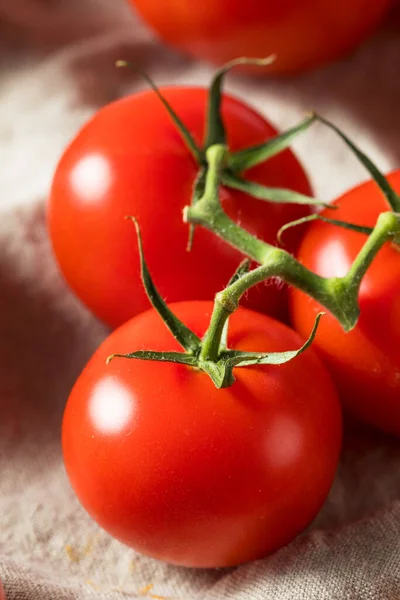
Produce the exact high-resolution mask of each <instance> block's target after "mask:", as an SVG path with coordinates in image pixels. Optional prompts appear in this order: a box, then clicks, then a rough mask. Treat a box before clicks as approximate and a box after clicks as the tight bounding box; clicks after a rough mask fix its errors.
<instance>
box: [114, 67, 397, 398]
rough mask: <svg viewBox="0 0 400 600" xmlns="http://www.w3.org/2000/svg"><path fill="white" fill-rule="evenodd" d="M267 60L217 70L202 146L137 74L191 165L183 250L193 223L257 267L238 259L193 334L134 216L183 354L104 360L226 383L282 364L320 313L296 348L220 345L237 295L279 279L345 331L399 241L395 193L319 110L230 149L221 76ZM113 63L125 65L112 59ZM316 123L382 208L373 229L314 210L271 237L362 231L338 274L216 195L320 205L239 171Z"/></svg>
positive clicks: (160, 307)
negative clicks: (238, 216) (378, 263)
mask: <svg viewBox="0 0 400 600" xmlns="http://www.w3.org/2000/svg"><path fill="white" fill-rule="evenodd" d="M269 60H270V59H269V58H268V59H264V60H261V61H260V60H254V59H238V60H235V61H232V62H230V63H228V64H227V65H225V66H224V67H222V68H221V69H219V70H218V71H217V73H216V75H215V77H214V78H213V81H212V84H211V87H210V93H209V98H208V110H207V119H206V127H205V132H206V133H205V139H204V142H203V144H200V145H199V144H198V143H196V141H195V139H194V138H193V136H192V134H191V133H190V131H189V130H188V129H187V127H186V126H185V124H184V123H183V122H182V121H181V119H180V118H179V116H178V115H177V114H176V113H175V112H174V110H173V108H172V107H171V106H170V105H169V103H168V102H167V100H166V99H165V97H164V96H163V95H162V93H161V92H160V90H158V88H157V86H156V85H155V84H154V83H153V81H152V80H151V79H150V77H149V76H148V75H146V74H144V73H141V74H142V76H143V77H144V79H145V80H146V81H147V83H148V84H149V85H150V86H151V87H152V89H153V90H154V92H155V93H156V94H157V95H158V97H159V99H160V101H161V102H162V103H163V104H164V106H165V108H166V110H167V112H168V114H169V116H170V118H171V119H172V121H173V123H174V124H175V126H176V128H177V130H178V131H179V132H180V134H181V136H182V140H183V142H184V143H185V145H186V147H187V148H188V151H189V152H190V153H191V154H192V156H193V158H194V160H195V162H196V163H197V166H198V175H197V178H196V181H195V182H194V186H193V194H192V198H191V201H190V205H188V206H186V208H185V209H184V214H183V218H184V221H185V222H186V223H188V224H189V242H188V249H189V250H190V248H191V245H192V243H193V233H194V228H195V226H196V225H200V226H202V227H205V228H206V229H208V230H210V231H212V232H213V233H214V234H216V235H218V236H219V237H220V238H222V239H223V240H225V241H226V242H228V243H229V244H231V245H232V246H234V247H235V248H237V249H238V250H239V251H240V252H242V253H243V254H244V255H245V256H246V257H248V259H251V260H253V261H255V262H257V263H258V264H259V266H258V267H256V268H255V269H253V270H249V265H250V262H249V260H247V261H245V262H244V263H242V265H241V266H240V267H239V269H238V270H237V272H236V273H235V274H234V276H233V278H232V279H231V281H230V282H229V284H228V286H227V287H226V288H225V289H224V290H222V291H221V292H219V293H218V294H217V295H216V297H215V302H214V309H213V313H212V316H211V320H210V324H209V327H208V330H207V331H206V333H205V335H204V337H203V339H199V338H198V337H197V336H196V335H195V334H194V333H193V332H192V331H190V330H189V329H188V328H187V327H186V326H185V324H184V323H182V322H180V321H179V319H178V318H177V317H176V316H175V315H174V314H173V313H172V312H171V310H170V309H169V307H168V306H167V304H166V303H165V301H164V300H163V299H162V297H161V296H160V294H159V292H158V290H157V288H156V286H155V284H154V283H153V281H152V278H151V276H150V273H149V270H148V268H147V265H146V262H145V259H144V254H143V248H142V242H141V236H140V231H139V227H138V224H137V223H136V221H134V222H135V226H136V229H137V233H138V247H139V255H140V257H141V270H142V281H143V284H144V287H145V290H146V293H147V295H148V297H149V300H150V302H151V303H152V305H153V307H154V308H155V310H156V311H157V312H158V313H159V315H160V317H161V318H162V319H163V321H164V323H165V325H166V326H167V327H168V329H169V330H170V331H171V333H172V335H173V336H174V337H175V339H176V340H177V341H178V342H179V344H180V345H181V346H182V348H183V352H155V351H149V350H138V351H135V352H131V353H129V354H125V355H121V354H117V353H116V354H114V355H112V356H111V357H109V360H112V359H113V358H116V357H119V358H121V357H122V358H130V359H136V360H137V359H139V360H161V361H171V362H177V363H182V364H185V365H188V366H191V367H196V368H198V369H201V370H203V371H204V372H206V373H207V374H208V375H209V376H210V377H211V379H212V380H213V382H214V384H215V385H216V386H217V387H226V386H229V385H232V383H233V382H234V375H233V369H234V368H237V367H244V366H250V365H256V364H274V365H278V364H284V363H285V362H288V361H289V360H292V359H293V358H295V357H296V356H298V355H299V354H300V353H301V352H304V350H305V349H306V348H307V347H308V346H309V345H310V344H311V343H312V341H313V339H314V336H315V333H316V330H317V327H318V323H319V320H320V318H321V316H322V314H323V313H319V314H318V315H317V317H316V320H315V323H314V327H313V329H312V331H311V333H310V336H309V338H308V339H307V341H306V342H305V343H304V344H303V346H302V347H301V348H298V349H296V350H289V351H286V352H275V353H274V352H273V353H257V352H241V351H238V350H230V349H229V348H228V347H227V330H228V322H229V317H230V315H231V314H232V313H233V312H234V311H235V310H236V309H237V308H238V305H239V302H240V299H241V297H242V295H243V294H244V293H245V292H246V291H247V290H248V289H249V288H251V287H252V286H254V285H256V284H257V283H259V282H261V281H264V280H266V279H269V278H271V277H279V278H281V279H283V280H284V281H286V282H287V283H289V284H291V285H293V286H295V287H297V288H298V289H300V290H302V291H304V292H305V293H306V294H308V295H309V296H311V297H312V298H314V299H315V300H316V301H317V302H318V303H319V304H321V305H322V306H324V307H325V308H326V309H327V310H328V311H330V312H331V313H332V314H333V315H334V316H335V317H336V318H337V319H338V321H339V322H340V323H341V325H342V326H343V328H344V329H345V330H346V331H350V330H351V329H352V328H353V327H354V326H355V325H356V323H357V320H358V317H359V305H358V294H359V289H360V285H361V281H362V278H363V277H364V275H365V273H366V271H367V269H368V268H369V266H370V265H371V263H372V261H373V260H374V258H375V256H376V254H377V253H378V251H379V250H380V248H381V247H382V246H383V245H384V244H385V243H386V242H388V241H393V242H394V243H396V244H399V243H400V196H399V195H398V194H397V193H396V192H395V191H394V190H393V189H392V187H391V186H390V184H389V182H388V180H387V179H386V178H385V177H384V175H383V174H382V173H381V172H380V171H379V169H378V168H377V167H376V166H375V165H374V164H373V163H372V161H371V160H370V159H369V158H368V157H367V156H366V155H365V154H364V153H363V152H362V151H361V150H360V149H359V148H357V146H356V145H355V144H354V143H353V142H352V141H351V140H350V139H349V138H348V137H347V136H346V135H345V134H344V133H343V132H342V131H341V130H340V129H339V128H338V127H336V126H335V125H333V124H332V123H330V122H329V121H328V120H326V119H324V118H322V117H320V116H319V115H317V114H315V113H313V114H311V115H308V116H307V117H306V118H305V119H304V120H303V121H302V122H301V123H300V124H298V125H297V126H294V127H292V128H291V129H289V130H287V131H286V132H283V133H281V134H277V135H276V136H275V137H272V138H270V139H268V140H267V141H266V142H264V143H262V144H259V145H256V146H253V147H249V148H244V149H242V150H239V151H236V152H232V151H230V149H229V147H228V141H227V136H226V132H225V125H224V122H223V119H222V114H221V100H222V86H223V81H224V77H225V75H226V74H227V73H228V72H229V70H230V69H232V68H233V67H235V66H236V65H240V64H243V63H245V62H248V61H249V62H251V63H255V64H267V63H268V61H269ZM118 66H123V67H126V66H132V65H129V63H126V62H124V61H119V63H118ZM134 68H135V67H134ZM136 70H137V69H136ZM317 121H319V122H321V123H322V124H323V125H324V126H326V127H328V128H330V129H331V130H333V131H334V133H335V134H337V135H339V137H340V138H341V139H342V140H343V142H344V143H345V144H346V145H347V146H348V148H349V149H350V150H351V151H352V152H353V153H354V154H355V155H356V157H357V158H358V160H359V161H361V163H362V164H363V165H364V167H365V168H366V169H367V171H368V172H369V174H370V175H371V177H372V178H373V179H374V181H375V183H376V184H377V186H378V187H379V188H380V190H381V192H382V193H383V195H384V197H385V198H386V201H387V205H388V211H387V212H383V213H381V214H380V216H379V217H378V219H377V222H376V225H375V227H374V228H372V229H371V228H366V227H361V226H360V225H357V224H353V223H346V222H343V221H339V220H335V219H330V218H328V217H326V216H324V215H322V216H320V215H317V214H314V215H312V216H309V217H305V218H303V219H299V220H297V221H294V222H292V223H288V224H286V225H285V226H284V227H282V228H281V230H280V231H279V232H278V237H279V236H280V235H282V233H283V232H284V231H285V230H286V229H288V228H289V227H292V226H296V225H300V224H302V223H304V222H306V221H308V220H316V219H321V220H324V221H327V222H329V223H331V224H332V225H336V226H339V227H345V228H347V229H353V230H354V231H358V232H361V233H363V234H365V235H367V236H368V237H367V238H366V241H365V243H364V244H363V246H362V248H361V250H360V252H359V253H358V255H357V257H356V259H355V260H354V262H353V264H352V265H351V267H350V269H349V271H348V273H347V274H346V275H345V276H343V277H331V278H325V277H321V276H319V275H317V274H316V273H314V272H312V271H310V270H309V269H307V268H306V267H304V266H303V265H302V264H301V263H300V262H299V261H297V260H296V259H295V258H294V257H293V256H292V255H291V254H289V253H288V252H287V251H286V250H284V249H283V248H280V247H276V246H273V245H271V244H268V243H266V242H264V241H263V240H260V239H258V238H257V237H255V236H254V235H252V234H251V233H249V232H248V231H246V230H245V229H242V227H240V226H239V225H238V224H237V223H235V222H234V221H233V220H232V219H230V218H229V217H228V215H227V214H226V213H225V212H224V210H223V208H222V205H221V201H220V196H219V190H220V188H221V186H225V187H228V188H232V189H239V190H242V191H243V192H245V193H247V194H248V195H250V196H252V197H254V198H258V199H259V200H261V201H268V202H284V203H288V202H289V203H296V204H309V205H314V206H325V207H326V206H327V205H326V203H324V202H322V201H320V200H318V199H315V198H311V197H308V196H304V195H302V194H299V193H298V192H295V191H293V190H287V189H280V188H270V187H267V186H263V185H260V184H257V183H255V182H252V181H249V180H247V179H246V178H245V175H244V174H245V172H246V170H247V169H249V168H250V167H253V166H255V165H258V164H261V163H263V162H264V161H266V160H268V159H269V158H271V157H272V156H275V155H276V154H278V153H280V152H282V151H283V150H285V149H286V148H288V147H289V146H290V145H291V143H292V142H293V140H294V139H295V138H296V137H297V136H298V135H301V134H302V133H304V132H305V131H306V130H308V128H309V127H310V126H311V125H312V124H313V123H314V122H317ZM329 208H335V207H329Z"/></svg>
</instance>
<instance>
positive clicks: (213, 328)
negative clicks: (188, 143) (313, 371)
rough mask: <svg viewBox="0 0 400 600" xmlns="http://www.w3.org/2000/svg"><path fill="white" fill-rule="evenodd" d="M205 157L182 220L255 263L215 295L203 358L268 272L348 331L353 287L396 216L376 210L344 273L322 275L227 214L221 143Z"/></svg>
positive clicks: (399, 228)
mask: <svg viewBox="0 0 400 600" xmlns="http://www.w3.org/2000/svg"><path fill="white" fill-rule="evenodd" d="M206 160H207V164H208V169H207V174H206V182H205V191H204V194H203V196H202V197H201V198H199V199H198V201H197V202H196V203H195V204H192V205H191V206H187V207H186V208H185V210H184V220H185V221H186V222H187V223H191V224H195V225H201V226H203V227H205V228H207V229H209V230H210V231H212V232H214V233H215V234H216V235H218V236H219V237H221V238H222V239H224V240H225V241H226V242H228V243H230V244H231V245H232V246H234V247H235V248H237V249H238V250H240V251H241V252H242V253H243V254H245V255H247V256H248V257H250V258H251V259H253V260H254V261H256V262H258V263H259V265H260V266H259V267H257V268H256V269H254V270H252V271H249V272H248V273H246V274H244V275H243V276H242V277H240V278H239V279H238V280H237V281H235V282H234V283H232V284H231V285H229V286H228V287H227V288H225V290H223V291H221V292H219V293H218V294H217V296H216V300H215V308H214V313H213V317H212V320H211V323H210V327H209V330H208V332H207V335H206V338H205V341H204V344H203V347H202V357H203V359H206V358H208V359H210V360H212V359H213V358H214V357H215V355H216V352H217V351H218V347H219V337H220V335H221V332H222V330H223V327H224V324H225V322H226V320H227V319H228V318H229V315H230V314H232V313H233V312H234V311H235V310H236V308H237V306H238V303H239V301H240V298H241V296H242V295H243V294H244V293H245V292H246V291H247V290H248V289H249V288H250V287H252V286H254V285H256V284H257V283H259V282H261V281H264V280H266V279H268V278H270V277H280V278H281V279H283V280H284V281H286V282H287V283H289V284H291V285H294V286H296V287H297V288H299V289H301V290H302V291H304V292H306V293H307V294H308V295H309V296H311V297H312V298H314V299H315V300H316V301H317V302H318V303H320V304H321V305H322V306H324V307H325V308H326V309H328V310H329V311H330V312H331V313H332V314H333V315H334V316H335V317H336V318H337V319H338V320H339V321H340V323H341V324H342V326H343V328H344V329H345V330H346V331H349V330H351V329H352V328H353V327H354V326H355V325H356V323H357V320H358V316H359V306H358V291H359V287H360V284H361V280H362V277H363V276H364V274H365V272H366V270H367V269H368V267H369V266H370V264H371V263H372V261H373V259H374V257H375V255H376V253H377V252H378V250H379V249H380V248H381V247H382V245H383V244H384V243H385V242H387V241H389V240H393V239H394V237H395V236H396V235H398V234H399V232H400V217H399V215H397V214H396V213H393V212H385V213H382V214H381V215H380V217H379V219H378V221H377V223H376V225H375V227H374V229H373V230H372V233H371V234H370V236H369V237H368V238H367V240H366V242H365V244H364V245H363V247H362V249H361V251H360V253H359V254H358V256H357V258H356V260H355V261H354V263H353V265H352V267H351V268H350V270H349V272H348V273H347V274H346V275H345V276H344V277H331V278H324V277H321V276H319V275H317V274H316V273H313V272H312V271H310V270H309V269H307V268H306V267H304V266H303V265H302V264H301V263H299V261H297V260H296V259H295V258H294V257H293V256H292V255H291V254H289V253H288V252H287V251H286V250H284V249H282V248H277V247H275V246H272V245H271V244H268V243H266V242H264V241H262V240H260V239H258V238H257V237H255V236H254V235H252V234H251V233H249V232H248V231H246V230H244V229H243V228H241V227H240V226H239V225H237V224H236V223H235V222H234V221H233V220H232V219H230V217H228V215H227V214H226V213H225V212H224V210H223V208H222V206H221V202H220V198H219V187H220V185H221V173H222V172H223V169H224V165H225V164H226V162H227V160H228V159H227V149H226V147H225V146H224V145H220V144H215V145H214V146H211V147H210V148H208V150H207V151H206Z"/></svg>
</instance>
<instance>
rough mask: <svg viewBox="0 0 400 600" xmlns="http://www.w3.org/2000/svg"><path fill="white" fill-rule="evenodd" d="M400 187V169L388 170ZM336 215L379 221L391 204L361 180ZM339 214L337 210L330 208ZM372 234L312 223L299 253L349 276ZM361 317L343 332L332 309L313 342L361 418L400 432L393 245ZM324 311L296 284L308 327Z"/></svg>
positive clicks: (298, 312) (370, 285)
mask: <svg viewBox="0 0 400 600" xmlns="http://www.w3.org/2000/svg"><path fill="white" fill-rule="evenodd" d="M389 181H390V182H391V184H392V185H393V187H394V188H395V189H396V190H397V191H398V192H400V170H399V171H396V172H395V173H393V174H392V175H391V176H389ZM335 204H337V205H338V206H339V208H338V209H337V210H336V211H335V214H334V218H335V219H339V220H344V221H349V222H352V223H357V224H359V225H366V226H371V227H372V226H374V225H375V223H376V220H377V218H378V216H379V214H380V213H381V212H384V211H387V210H388V205H387V204H386V201H385V199H384V197H383V195H382V194H381V192H380V191H379V189H378V187H377V186H376V185H375V184H374V183H373V182H371V181H369V182H367V183H365V184H362V185H360V186H359V187H356V188H354V189H352V190H350V191H349V192H347V193H346V194H345V195H344V196H342V197H341V198H339V199H338V200H337V201H336V203H335ZM326 214H327V216H328V213H326ZM330 215H331V216H332V213H330ZM365 240H366V236H364V235H362V234H360V233H355V232H352V231H348V230H344V229H340V228H338V227H334V226H332V225H328V224H326V223H316V224H314V223H313V224H312V226H311V227H310V228H309V229H308V230H307V233H306V235H305V237H304V240H303V242H302V244H301V247H300V250H299V260H300V262H302V263H303V264H304V265H306V266H307V267H308V268H310V269H312V270H313V271H315V272H316V273H318V274H319V275H323V276H325V277H334V276H338V277H340V276H342V275H344V274H345V273H346V272H347V271H348V269H349V268H350V265H351V264H352V262H353V260H354V258H355V256H356V255H357V253H358V251H359V250H360V249H361V246H362V244H363V243H364V242H365ZM359 303H360V309H361V314H360V319H359V322H358V324H357V326H356V327H355V329H354V330H353V331H351V332H350V333H344V331H343V330H342V328H341V326H340V325H339V323H338V322H337V321H336V319H334V317H332V316H331V315H327V316H325V317H324V318H323V319H322V320H321V323H320V327H319V329H318V332H317V336H316V339H315V341H314V347H315V348H316V349H317V350H318V352H319V354H320V356H321V358H323V360H324V362H325V363H326V364H327V365H328V366H329V369H330V371H331V373H332V375H333V379H334V381H335V383H336V384H337V387H338V389H339V392H340V395H341V398H342V400H343V403H344V405H345V407H346V408H347V409H348V411H349V412H350V413H351V414H352V415H353V416H355V417H357V418H359V419H361V420H363V421H365V422H366V423H369V424H371V425H374V426H376V427H379V428H380V429H383V430H384V431H387V432H391V433H395V434H397V435H399V434H400V401H399V400H400V253H399V250H398V249H397V248H395V247H394V246H392V245H391V244H389V243H388V244H386V245H385V246H384V247H383V248H382V249H381V250H380V251H379V253H378V255H377V256H376V258H375V260H374V262H373V263H372V265H371V267H370V268H369V270H368V271H367V274H366V275H365V277H364V279H363V282H362V284H361V289H360V295H359ZM319 310H321V306H319V305H318V304H317V303H316V302H315V301H314V300H312V299H310V298H308V297H307V296H305V295H304V294H303V293H301V292H299V291H297V290H293V292H292V295H291V312H292V318H293V323H294V325H295V327H296V329H297V330H298V331H300V332H301V333H303V334H305V333H306V332H307V331H309V327H310V326H312V323H313V320H314V318H315V314H316V313H317V312H318V311H319Z"/></svg>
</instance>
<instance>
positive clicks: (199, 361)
mask: <svg viewBox="0 0 400 600" xmlns="http://www.w3.org/2000/svg"><path fill="white" fill-rule="evenodd" d="M127 218H128V219H130V220H132V221H133V223H134V224H135V227H136V232H137V237H138V249H139V255H140V265H141V277H142V282H143V286H144V289H145V291H146V294H147V297H148V298H149V301H150V302H151V304H152V306H153V308H154V309H155V310H156V311H157V312H158V314H159V315H160V318H161V319H162V320H163V322H164V324H165V326H166V327H167V328H168V329H169V330H170V332H171V334H172V335H173V337H174V338H175V339H176V341H177V342H178V343H179V344H180V346H182V348H183V351H182V352H176V351H172V352H158V351H154V350H138V351H135V352H130V353H129V354H118V353H115V354H112V355H111V356H109V357H108V358H107V364H108V363H110V362H111V361H112V360H114V359H115V358H125V359H137V360H151V361H159V362H173V363H179V364H183V365H186V366H188V367H192V368H197V369H199V370H201V371H204V372H205V373H207V375H209V377H210V378H211V379H212V381H213V383H214V384H215V386H216V387H217V388H223V387H228V386H230V385H232V384H233V383H234V381H235V378H234V375H233V369H234V368H238V367H250V366H253V365H281V364H284V363H286V362H289V361H290V360H293V359H294V358H296V357H297V356H299V354H301V353H302V352H304V350H306V349H307V348H308V347H309V346H310V344H311V343H312V341H313V339H314V337H315V334H316V331H317V327H318V323H319V321H320V318H321V316H322V314H323V313H319V314H318V315H317V317H316V320H315V323H314V327H313V329H312V331H311V333H310V336H309V338H308V340H307V341H306V342H305V343H304V344H303V345H302V346H301V347H300V348H297V349H295V350H288V351H286V352H269V353H263V352H242V351H240V350H230V349H229V348H228V345H227V339H228V326H229V317H230V316H231V314H232V313H233V312H234V311H235V310H236V308H237V307H238V299H239V298H240V295H241V294H240V293H239V294H238V293H237V292H235V291H234V286H235V284H237V283H238V282H239V281H240V280H241V279H242V278H243V277H244V276H245V275H247V274H248V273H249V267H250V261H249V260H247V259H246V260H245V261H243V262H242V263H241V264H240V265H239V268H238V269H237V271H236V272H235V273H234V275H233V277H232V278H231V280H230V282H229V284H228V286H227V287H226V289H225V290H224V291H223V292H220V293H219V294H217V297H216V300H215V304H214V311H213V315H212V317H211V321H210V326H209V328H208V330H207V331H206V333H205V335H204V337H203V339H200V338H199V337H198V336H197V335H196V334H195V333H194V332H193V331H191V330H190V329H189V328H188V327H187V326H186V325H185V324H184V323H183V322H182V321H181V320H180V319H178V317H177V316H176V315H175V314H174V313H173V312H172V311H171V310H170V308H169V307H168V305H167V304H166V302H165V301H164V300H163V298H162V297H161V295H160V293H159V292H158V290H157V288H156V286H155V285H154V282H153V280H152V278H151V275H150V272H149V269H148V267H147V264H146V260H145V257H144V252H143V245H142V238H141V234H140V229H139V225H138V222H137V221H136V219H134V218H133V217H127ZM235 297H237V300H236V299H234V298H235Z"/></svg>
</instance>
